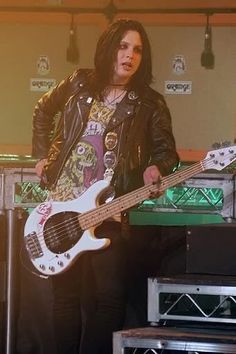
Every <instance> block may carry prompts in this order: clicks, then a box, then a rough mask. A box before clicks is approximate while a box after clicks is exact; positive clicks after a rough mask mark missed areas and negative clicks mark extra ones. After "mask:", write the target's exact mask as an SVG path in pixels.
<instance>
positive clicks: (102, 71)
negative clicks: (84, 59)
mask: <svg viewBox="0 0 236 354" xmlns="http://www.w3.org/2000/svg"><path fill="white" fill-rule="evenodd" d="M127 31H137V32H138V33H139V34H140V37H141V41H142V48H143V49H142V59H141V63H140V66H139V68H138V70H137V72H136V73H135V74H134V76H133V77H132V78H131V80H130V82H129V84H128V86H129V87H133V88H136V89H137V90H138V89H139V88H140V89H141V87H143V86H144V85H148V84H150V83H151V82H152V79H153V77H152V59H151V47H150V42H149V39H148V36H147V33H146V31H145V29H144V27H143V26H142V24H141V23H140V22H138V21H135V20H130V19H119V20H117V21H115V22H113V23H112V24H111V25H110V26H109V27H108V28H107V29H106V30H105V31H104V32H103V33H102V35H101V37H100V38H99V40H98V43H97V47H96V51H95V56H94V65H95V73H94V74H95V75H94V77H93V80H92V81H93V88H94V90H95V91H96V92H97V93H101V91H102V90H103V89H104V88H105V86H107V85H108V84H109V83H110V82H111V79H112V76H113V70H114V62H115V60H116V55H117V51H118V48H119V45H120V42H121V40H122V38H123V37H124V35H125V33H126V32H127Z"/></svg>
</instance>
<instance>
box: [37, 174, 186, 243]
mask: <svg viewBox="0 0 236 354" xmlns="http://www.w3.org/2000/svg"><path fill="white" fill-rule="evenodd" d="M181 172H182V171H181ZM185 172H186V171H185ZM188 172H189V169H188ZM175 177H176V176H175ZM175 184H176V182H175ZM151 187H153V185H151ZM148 188H150V186H148ZM145 195H146V194H145ZM106 209H107V206H106ZM95 212H96V209H95ZM88 214H91V211H89V212H88ZM73 219H77V220H78V215H76V217H73V218H70V220H69V222H70V223H71V222H73ZM98 220H99V218H98ZM63 224H64V225H66V224H68V220H67V221H64V222H62V223H59V224H58V225H59V227H57V225H56V226H54V227H52V228H53V229H54V232H55V229H56V230H59V229H61V233H62V234H63V235H62V236H63V237H64V238H65V237H66V236H65V230H64V229H63ZM93 224H96V223H94V222H93ZM74 230H77V231H78V230H82V229H81V228H77V227H75V228H74V229H73V230H72V231H74ZM45 234H50V232H47V231H45V232H44V235H45ZM42 235H43V233H42ZM53 236H55V235H53ZM57 236H58V233H57ZM39 237H40V235H39ZM51 237H52V236H49V237H48V238H51ZM60 237H61V235H60V233H59V237H57V240H58V239H59V238H60ZM45 239H47V236H45V237H44V240H45ZM61 239H63V238H61ZM31 246H32V245H31Z"/></svg>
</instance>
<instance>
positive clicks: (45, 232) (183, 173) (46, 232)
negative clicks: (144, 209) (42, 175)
mask: <svg viewBox="0 0 236 354" xmlns="http://www.w3.org/2000/svg"><path fill="white" fill-rule="evenodd" d="M197 165H198V167H199V165H201V164H200V163H197ZM193 167H194V168H196V167H197V166H196V164H195V165H193ZM190 170H191V171H192V170H193V168H191V169H187V171H184V170H183V171H179V172H178V173H180V172H181V173H182V175H185V174H186V172H188V173H189V171H190ZM196 172H198V171H196ZM168 177H171V178H169V179H173V180H176V174H173V175H170V176H168ZM175 184H177V183H176V182H175ZM163 185H164V183H163ZM150 187H155V185H147V186H146V188H145V190H146V189H150ZM142 188H143V187H142ZM164 189H165V188H163V190H164ZM131 193H132V192H131ZM145 195H146V194H145ZM116 201H117V200H116ZM100 207H104V205H101V206H100ZM107 208H108V209H109V208H110V206H109V205H108V206H107V205H105V209H106V210H107ZM97 209H98V208H97ZM97 209H94V210H90V211H88V212H86V213H84V214H88V215H89V214H90V215H91V213H92V212H93V211H94V212H95V214H96V213H97ZM84 214H82V215H84ZM73 220H77V221H78V215H76V216H75V217H72V218H70V220H69V222H70V223H71V222H73ZM93 220H94V219H93ZM98 220H99V217H98ZM88 221H89V222H90V223H91V219H89V220H88ZM63 224H64V225H66V224H68V220H65V221H63V222H61V223H59V224H57V225H54V226H53V227H51V229H54V232H55V230H56V231H58V232H59V230H60V229H61V233H62V234H63V236H64V238H66V236H65V230H64V229H63V227H64V226H63ZM93 224H94V226H95V225H96V223H94V222H93ZM75 230H78V231H79V230H82V228H75ZM58 232H57V236H59V237H57V240H58V239H59V238H60V237H61V235H60V233H59V234H58ZM45 234H46V236H45ZM47 234H49V235H50V228H49V229H48V230H46V231H44V232H42V233H41V235H42V237H43V235H44V236H45V237H43V239H44V240H46V239H47V238H48V239H49V238H51V237H52V236H48V237H47ZM41 235H40V233H39V234H38V237H39V238H40V237H41ZM53 236H54V235H53ZM61 240H63V238H61Z"/></svg>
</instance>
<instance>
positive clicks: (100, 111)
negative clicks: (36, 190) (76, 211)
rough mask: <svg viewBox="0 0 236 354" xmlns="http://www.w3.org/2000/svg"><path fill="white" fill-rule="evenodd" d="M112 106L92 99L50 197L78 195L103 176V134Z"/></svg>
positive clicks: (65, 197)
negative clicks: (88, 112) (83, 126)
mask: <svg viewBox="0 0 236 354" xmlns="http://www.w3.org/2000/svg"><path fill="white" fill-rule="evenodd" d="M113 113H114V109H111V108H109V107H107V106H106V105H105V104H104V102H101V101H97V100H94V102H93V104H92V107H91V110H90V114H89V119H88V123H87V126H86V129H85V131H84V133H83V135H82V137H81V138H80V141H79V142H78V144H77V146H76V147H75V149H73V150H72V152H71V155H70V157H69V158H68V160H67V162H66V164H65V166H64V168H63V171H62V173H61V176H60V177H59V179H58V182H57V185H56V186H55V188H54V189H53V190H51V191H50V192H49V199H53V200H58V201H65V200H71V199H75V198H78V197H79V196H80V195H81V194H82V193H83V192H84V191H85V190H86V189H88V188H89V186H91V185H92V184H93V183H95V182H96V181H98V180H101V179H103V175H104V163H103V154H104V152H103V134H104V131H105V129H106V127H107V124H108V123H109V121H110V119H111V116H112V114H113Z"/></svg>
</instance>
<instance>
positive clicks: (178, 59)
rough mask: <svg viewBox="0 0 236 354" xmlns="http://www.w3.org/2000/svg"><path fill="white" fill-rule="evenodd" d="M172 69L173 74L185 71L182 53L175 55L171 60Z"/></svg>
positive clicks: (180, 73)
mask: <svg viewBox="0 0 236 354" xmlns="http://www.w3.org/2000/svg"><path fill="white" fill-rule="evenodd" d="M172 71H173V74H175V75H182V74H184V73H185V71H186V62H185V58H184V56H183V55H176V56H175V57H174V59H173V62H172Z"/></svg>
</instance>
